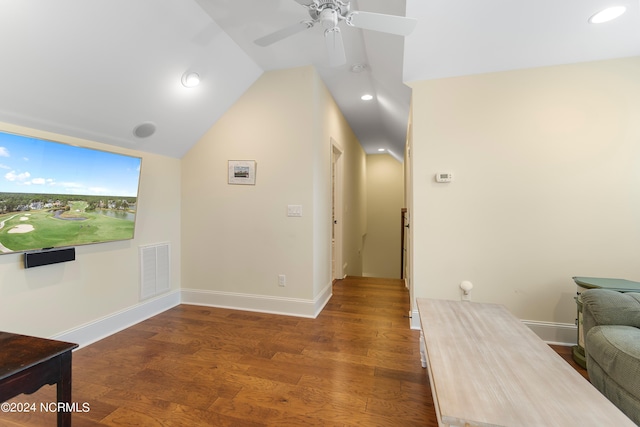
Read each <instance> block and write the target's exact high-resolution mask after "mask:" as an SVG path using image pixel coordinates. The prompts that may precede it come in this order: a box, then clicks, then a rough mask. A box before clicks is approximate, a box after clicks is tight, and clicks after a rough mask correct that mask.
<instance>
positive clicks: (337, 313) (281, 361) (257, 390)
mask: <svg viewBox="0 0 640 427" xmlns="http://www.w3.org/2000/svg"><path fill="white" fill-rule="evenodd" d="M333 294H334V295H333V297H332V299H331V301H330V302H329V304H328V305H327V307H326V308H325V309H324V310H323V312H322V313H321V314H320V316H318V318H317V319H303V318H296V317H287V316H278V315H271V314H261V313H250V312H242V311H234V310H226V309H218V308H210V307H199V306H190V305H180V306H178V307H175V308H173V309H171V310H168V311H166V312H164V313H162V314H160V315H158V316H155V317H153V318H151V319H148V320H146V321H144V322H141V323H139V324H137V325H135V326H132V327H130V328H128V329H126V330H124V331H122V332H119V333H117V334H114V335H112V336H110V337H108V338H105V339H103V340H101V341H99V342H97V343H95V344H92V345H90V346H87V347H85V348H82V349H80V350H78V351H76V352H75V353H74V355H73V387H74V389H73V401H74V402H78V407H79V411H78V412H76V413H74V414H73V425H74V426H75V427H83V426H394V427H396V426H418V425H419V426H428V427H429V426H433V427H435V426H436V425H437V422H436V420H435V412H434V408H433V401H432V398H431V391H430V388H429V381H428V378H427V374H426V371H425V370H424V369H423V368H422V367H421V366H420V354H419V333H418V331H414V330H410V329H409V319H408V318H407V315H408V312H409V296H408V292H407V290H406V289H405V288H404V286H403V284H402V282H401V281H399V280H385V279H370V278H347V279H345V280H341V281H338V282H337V283H336V284H335V285H334V289H333ZM554 348H555V349H556V351H557V352H558V353H560V354H561V355H562V356H563V357H565V359H567V357H566V356H567V355H568V359H567V360H568V361H570V349H568V348H563V347H554ZM576 367H577V365H576ZM577 368H579V367H577ZM583 375H586V373H583ZM11 402H19V403H20V404H22V405H25V404H30V403H35V404H36V405H37V406H36V411H35V412H22V413H6V412H0V426H38V427H41V426H47V425H52V426H53V425H55V414H53V413H46V412H43V411H41V410H39V405H40V404H41V403H43V402H44V403H46V402H55V389H54V387H49V386H47V387H44V388H42V389H40V390H39V391H38V392H36V393H34V394H33V395H29V396H27V395H22V396H18V397H16V398H14V399H13V400H12V401H11ZM83 404H88V406H89V409H90V410H89V411H87V412H82V411H83V409H86V406H85V407H83Z"/></svg>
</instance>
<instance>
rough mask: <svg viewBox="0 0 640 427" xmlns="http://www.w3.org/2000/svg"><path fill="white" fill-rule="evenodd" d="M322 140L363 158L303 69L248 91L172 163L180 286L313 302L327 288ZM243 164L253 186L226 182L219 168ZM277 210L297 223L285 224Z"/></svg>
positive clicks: (327, 203)
mask: <svg viewBox="0 0 640 427" xmlns="http://www.w3.org/2000/svg"><path fill="white" fill-rule="evenodd" d="M331 137H333V138H334V139H335V140H337V141H339V142H340V143H341V144H343V146H344V147H345V149H346V150H347V151H348V153H349V157H355V158H357V157H358V156H361V157H364V156H363V154H358V153H357V151H356V152H355V153H354V152H353V151H354V150H353V146H354V144H355V145H357V140H355V137H354V135H353V133H352V132H351V130H350V129H349V128H348V125H347V124H346V121H345V120H344V118H343V117H342V115H341V113H340V112H339V110H338V109H337V106H336V105H335V103H334V102H333V99H332V98H331V97H330V95H329V93H328V91H327V89H326V88H325V87H324V84H322V82H321V80H320V78H319V77H318V75H317V73H316V71H315V70H314V68H313V67H303V68H295V69H289V70H282V71H272V72H267V73H265V74H263V76H262V77H261V78H260V79H258V81H257V82H256V83H255V84H254V85H253V86H252V87H251V88H249V90H248V91H247V92H246V93H245V94H244V95H243V96H242V97H241V99H240V100H239V101H238V102H237V103H236V104H235V105H234V106H233V107H232V108H231V109H229V110H228V111H227V113H226V114H225V115H224V116H223V117H222V118H221V119H220V120H219V121H218V122H217V123H216V124H215V125H214V126H213V127H212V128H211V129H210V130H209V132H208V133H207V134H206V135H205V136H204V137H203V138H202V139H201V140H200V141H199V142H198V143H197V144H196V146H194V147H193V148H192V149H191V150H190V151H189V152H188V153H187V155H186V156H185V157H184V158H183V161H182V163H183V164H182V188H183V190H182V207H183V211H182V218H183V222H182V242H183V249H182V255H183V259H182V273H183V276H182V283H183V287H185V288H188V289H191V290H202V291H205V292H207V291H208V292H218V293H220V292H222V293H224V295H225V296H229V295H230V294H232V293H233V294H243V295H255V296H266V297H270V298H272V299H299V300H313V299H314V298H316V296H317V294H318V293H319V292H320V291H321V290H322V289H325V288H326V287H327V286H329V285H330V282H331V279H330V250H331V246H330V243H331V239H330V237H331V234H330V227H331V216H330V215H331V192H330V189H331V187H330V182H331V181H330V153H331V147H330V138H331ZM358 148H359V146H358ZM360 152H361V149H360ZM249 159H250V160H256V162H257V180H256V185H255V186H238V185H228V184H227V161H228V160H249ZM358 185H359V182H356V183H355V184H354V186H355V187H357V186H358ZM354 192H357V190H354ZM356 200H357V198H356ZM287 205H302V209H303V216H302V217H301V218H295V217H287ZM361 210H362V208H360V207H359V206H356V207H355V208H354V209H353V212H354V213H355V214H358V213H359V212H360V211H361ZM348 215H349V216H352V214H348ZM345 245H346V246H348V247H347V248H346V249H345V253H346V254H349V253H350V252H351V248H350V247H351V245H352V244H351V242H349V243H348V244H345ZM279 274H284V275H286V278H287V285H286V287H279V286H278V275H279ZM240 308H242V307H240Z"/></svg>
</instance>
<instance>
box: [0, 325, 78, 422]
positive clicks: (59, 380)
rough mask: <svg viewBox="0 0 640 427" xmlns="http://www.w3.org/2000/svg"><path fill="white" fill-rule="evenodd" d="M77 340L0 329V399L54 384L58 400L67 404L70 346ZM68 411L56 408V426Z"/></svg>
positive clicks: (67, 418)
mask: <svg viewBox="0 0 640 427" xmlns="http://www.w3.org/2000/svg"><path fill="white" fill-rule="evenodd" d="M76 347H78V344H73V343H68V342H64V341H55V340H49V339H45V338H36V337H30V336H26V335H19V334H12V333H9V332H0V402H4V401H6V400H9V399H11V398H12V397H15V396H17V395H19V394H22V393H26V394H31V393H34V392H35V391H37V390H38V389H39V388H40V387H42V386H43V385H46V384H50V385H53V384H57V398H58V402H62V403H66V404H68V405H71V403H72V402H71V350H73V349H74V348H76ZM70 425H71V412H70V411H58V426H70Z"/></svg>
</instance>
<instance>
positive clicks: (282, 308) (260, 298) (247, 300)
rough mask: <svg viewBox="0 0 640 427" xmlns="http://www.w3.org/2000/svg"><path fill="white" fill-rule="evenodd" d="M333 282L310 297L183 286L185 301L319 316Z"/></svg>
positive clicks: (230, 307)
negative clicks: (308, 298) (291, 296)
mask: <svg viewBox="0 0 640 427" xmlns="http://www.w3.org/2000/svg"><path fill="white" fill-rule="evenodd" d="M332 291H333V287H332V284H331V283H330V284H328V285H327V286H325V288H324V289H323V290H322V291H321V292H320V293H319V294H318V296H316V298H315V299H312V300H307V299H300V298H282V297H273V296H266V295H253V294H240V293H234V292H220V291H206V290H202V289H182V291H181V294H182V296H181V301H182V304H193V305H204V306H209V307H219V308H229V309H233V310H244V311H255V312H260V313H271V314H281V315H285V316H296V317H308V318H314V319H315V318H316V317H317V316H318V314H320V312H321V311H322V309H323V308H324V306H325V305H326V304H327V302H329V299H330V298H331V296H332V295H333V292H332Z"/></svg>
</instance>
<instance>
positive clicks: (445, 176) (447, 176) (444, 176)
mask: <svg viewBox="0 0 640 427" xmlns="http://www.w3.org/2000/svg"><path fill="white" fill-rule="evenodd" d="M452 179H453V174H452V173H437V174H436V182H451V180H452Z"/></svg>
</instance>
